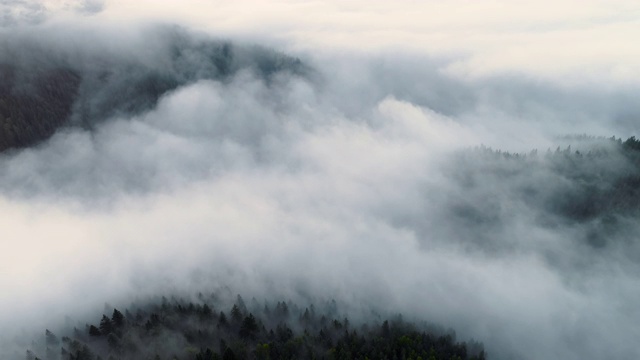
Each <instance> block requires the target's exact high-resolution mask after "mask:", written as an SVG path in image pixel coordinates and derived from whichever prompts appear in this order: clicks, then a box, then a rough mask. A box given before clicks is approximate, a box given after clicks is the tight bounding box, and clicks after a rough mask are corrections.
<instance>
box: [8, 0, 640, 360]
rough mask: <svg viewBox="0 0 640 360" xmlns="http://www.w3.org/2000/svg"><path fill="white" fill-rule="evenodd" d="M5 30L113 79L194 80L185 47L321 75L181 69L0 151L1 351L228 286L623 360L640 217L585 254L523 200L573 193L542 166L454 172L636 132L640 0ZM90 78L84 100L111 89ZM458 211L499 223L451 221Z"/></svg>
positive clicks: (192, 57) (161, 8)
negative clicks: (110, 314) (460, 159)
mask: <svg viewBox="0 0 640 360" xmlns="http://www.w3.org/2000/svg"><path fill="white" fill-rule="evenodd" d="M157 23H163V24H174V23H177V24H180V25H182V26H183V27H184V28H186V29H188V30H184V31H185V33H181V32H177V34H178V35H179V36H174V35H175V32H172V31H173V30H171V29H170V28H169V30H167V29H168V28H167V27H163V26H158V25H156V24H157ZM0 25H1V27H0V40H1V41H0V49H11V51H13V52H11V54H12V55H15V58H16V59H19V60H20V59H22V60H24V59H28V60H29V61H34V64H46V62H47V61H49V60H51V59H56V61H67V62H68V64H70V66H72V67H73V68H74V69H77V70H78V71H86V73H87V74H91V71H94V70H92V69H93V67H95V66H98V65H96V64H99V65H100V66H103V64H109V66H112V68H113V69H114V70H113V71H114V73H115V74H112V75H113V77H112V79H115V80H113V81H114V82H116V81H122V82H123V84H125V85H126V84H127V82H126V81H128V80H129V79H136V77H135V76H134V75H139V73H141V74H142V75H147V74H148V73H147V71H158V72H162V71H165V72H167V73H171V74H178V75H181V74H184V73H194V74H198V71H199V70H201V68H202V66H204V65H207V64H203V63H202V59H203V57H200V56H199V55H198V53H197V51H196V50H197V49H198V47H197V46H194V47H193V48H189V47H188V46H186V47H185V49H186V50H185V51H184V53H185V54H186V55H185V57H184V58H183V59H180V60H181V61H182V62H180V63H177V64H178V65H179V66H178V65H176V63H172V62H171V61H172V60H171V59H168V57H167V54H169V53H170V51H169V50H171V49H173V46H175V45H176V44H177V43H176V41H179V40H180V39H190V38H191V37H193V38H194V39H202V38H208V37H212V38H214V39H220V38H222V39H230V40H232V41H234V42H235V43H241V44H245V45H246V46H249V47H250V46H251V44H260V45H264V46H267V47H271V48H274V49H276V51H277V52H278V53H279V52H282V53H286V54H292V55H294V56H297V57H299V58H300V59H302V61H303V62H304V63H305V64H308V66H309V67H310V68H312V69H313V72H312V75H309V76H306V77H305V76H298V75H293V74H290V73H286V72H285V73H282V74H277V76H275V78H273V79H270V80H269V81H267V80H265V79H264V78H263V77H261V76H259V74H255V73H252V72H251V71H239V72H238V73H237V74H235V75H234V76H233V77H232V78H231V79H229V80H227V81H218V80H216V79H211V78H198V77H197V76H196V77H195V78H193V79H192V80H191V81H188V82H186V83H185V84H183V85H181V86H179V87H178V88H176V89H174V90H172V91H170V92H168V93H167V94H165V95H164V96H162V97H161V98H160V99H159V101H158V103H157V104H154V106H153V107H152V108H151V109H149V110H148V111H143V112H142V113H137V114H127V113H123V114H117V115H114V116H113V117H112V118H109V119H106V120H104V119H103V120H104V121H102V122H96V124H97V125H96V126H95V127H94V128H92V129H91V130H86V129H81V128H74V127H71V128H66V129H63V130H62V131H60V132H58V133H57V134H56V135H54V136H53V137H52V138H51V139H49V140H48V141H45V142H43V143H41V144H39V145H38V146H34V147H32V148H28V149H23V150H15V151H11V152H8V153H5V154H2V155H0V229H2V239H1V240H0V335H2V336H0V339H2V338H4V339H10V340H9V342H8V343H11V339H13V337H15V336H16V334H15V333H12V332H11V331H13V330H15V329H14V328H11V327H10V326H9V329H7V326H6V325H5V324H25V325H24V326H25V329H26V330H27V331H31V330H33V328H36V329H38V330H40V329H44V327H49V328H55V327H56V326H57V325H56V324H59V323H61V322H63V319H64V316H65V315H67V314H69V313H73V314H78V313H80V312H81V311H84V310H96V309H98V310H97V311H101V309H102V307H103V304H104V303H105V302H111V303H113V304H124V305H126V304H127V303H128V301H129V300H130V299H131V298H134V297H136V296H139V295H141V294H142V295H144V294H149V293H157V292H170V291H172V290H177V291H200V290H201V288H202V287H206V286H216V285H220V284H226V283H232V284H233V285H234V286H236V287H237V288H238V291H241V292H244V294H246V293H248V294H255V295H256V296H260V295H261V294H278V296H280V297H282V296H292V297H294V296H296V293H307V294H312V295H314V296H315V295H317V294H319V295H317V296H330V297H335V298H337V299H340V300H343V301H345V302H348V303H350V304H352V306H354V307H358V306H360V305H362V306H368V305H370V304H371V302H372V299H374V301H373V302H374V303H375V304H371V305H375V306H381V307H387V306H388V307H389V308H390V309H392V311H400V312H403V313H405V314H409V315H416V316H418V317H420V318H424V319H427V320H431V321H434V322H439V323H442V324H443V325H445V326H451V327H453V328H455V330H456V331H457V332H458V334H460V335H461V336H463V337H474V338H476V339H478V340H480V341H482V342H484V343H485V345H486V346H487V349H488V350H489V354H490V355H495V356H496V358H503V359H508V358H523V354H528V355H530V358H531V359H553V358H558V359H559V358H564V359H585V358H586V359H589V358H591V359H602V358H616V359H634V358H637V357H638V355H639V353H638V350H637V346H636V345H635V342H636V341H637V339H638V338H639V337H640V330H639V328H638V326H637V324H638V323H639V322H640V312H639V311H638V307H637V299H638V298H639V296H640V293H639V292H640V286H639V284H638V280H637V279H638V278H639V277H638V275H639V274H640V268H639V266H638V265H637V262H634V256H636V255H638V256H640V250H638V246H636V245H634V244H635V242H633V241H632V240H633V239H634V238H633V236H632V235H629V234H633V233H634V232H635V233H637V230H638V229H637V225H635V222H634V221H632V220H633V219H631V220H629V219H627V220H628V223H624V224H626V225H625V227H624V229H625V230H628V232H625V233H624V234H621V235H619V236H620V237H621V238H623V239H624V240H625V241H626V240H628V241H627V242H624V241H623V242H622V243H623V244H625V245H624V246H623V245H621V246H620V247H613V248H612V249H607V251H604V252H603V253H595V255H594V253H593V252H591V250H590V249H585V248H584V247H583V246H581V245H580V242H579V239H581V238H582V237H583V236H584V234H585V233H588V232H589V230H591V229H592V227H596V226H598V224H595V223H589V224H578V225H571V226H570V225H566V226H564V225H562V226H558V227H556V228H547V227H545V226H544V225H543V224H541V222H540V221H538V220H539V218H540V216H541V215H540V212H541V211H543V210H544V208H540V207H539V203H537V202H527V201H523V200H522V198H523V197H522V196H521V195H522V189H527V188H531V187H533V188H536V189H538V190H540V191H541V192H542V193H545V192H546V191H549V193H551V192H552V190H553V189H556V188H561V187H562V186H564V185H566V184H567V179H565V178H562V177H561V176H557V174H554V173H553V172H552V171H551V170H549V169H550V167H549V166H547V165H546V164H545V163H544V162H542V163H536V164H535V165H536V166H532V169H534V170H532V171H531V172H530V173H525V174H526V176H520V177H518V176H514V177H507V178H503V177H500V176H497V175H495V176H494V174H493V173H492V172H491V171H488V170H487V169H489V168H490V166H494V165H493V164H489V165H490V166H487V167H484V166H485V164H484V163H483V162H481V161H480V162H478V163H473V162H471V163H470V165H469V164H466V167H461V168H458V167H456V164H457V163H455V162H453V161H452V158H451V154H452V152H455V151H457V150H460V149H467V148H470V147H474V146H478V145H480V144H486V145H489V146H493V147H500V148H503V149H507V150H510V151H523V152H524V151H529V150H531V149H532V148H538V149H540V150H541V152H542V151H544V150H546V148H547V147H552V148H553V149H555V146H557V136H561V135H566V134H575V133H588V134H591V135H603V136H611V135H617V136H623V137H628V136H631V135H638V123H637V119H639V118H640V117H639V116H640V105H639V104H638V102H637V94H638V92H637V91H638V89H639V88H640V48H639V47H638V46H637V45H636V43H637V39H639V38H640V4H638V2H637V1H611V0H609V1H550V0H539V1H517V0H510V1H506V0H505V1H471V0H467V1H463V0H452V1H360V0H355V1H325V2H321V1H270V2H267V1H196V0H187V1H178V0H175V1H173V0H168V1H150V0H140V1H124V0H122V1H119V0H113V1H109V0H106V1H80V0H78V1H28V0H25V1H18V0H0ZM203 33H204V34H203ZM181 36H182V37H181ZM176 39H178V40H176ZM198 41H200V40H197V41H194V43H195V44H196V45H197V44H199V43H198ZM178 45H180V44H178ZM34 49H36V50H37V51H36V50H34ZM167 49H169V50H167ZM194 49H196V50H194ZM190 51H192V52H190ZM7 53H8V52H7ZM239 53H240V54H242V52H239ZM34 54H36V55H37V56H36V55H34ZM42 54H48V55H46V56H41V55H42ZM5 55H6V54H0V59H3V60H5V59H11V56H9V55H7V56H6V57H4V56H5ZM243 56H244V58H242V59H241V60H242V61H245V62H247V63H251V62H258V61H260V60H261V59H262V58H261V57H260V56H261V55H260V53H252V52H250V51H246V52H245V53H244V55H243ZM33 57H35V58H36V59H35V60H34V59H32V58H33ZM205 58H206V57H205ZM60 59H63V60H60ZM96 59H100V61H97V60H96ZM7 61H8V60H7ZM122 64H124V65H122ZM209 65H210V64H209ZM128 69H133V70H128ZM119 71H122V73H118V72H119ZM127 71H131V73H128V72H127ZM118 75H120V76H118ZM132 81H133V80H132ZM89 85H91V84H89ZM89 85H87V87H85V88H82V89H84V90H83V91H85V92H86V91H88V90H86V89H89V90H95V92H91V91H89V92H88V93H83V96H87V97H88V98H89V99H90V100H92V101H90V102H88V104H89V105H88V106H91V105H92V104H96V103H97V104H99V103H100V102H101V101H107V100H108V99H107V100H105V97H108V92H107V91H106V90H105V91H103V90H104V89H101V88H92V87H91V86H89ZM116 85H117V84H116ZM116 88H117V87H116ZM107 90H108V89H107ZM105 94H106V95H105ZM91 96H94V97H91ZM107 103H108V101H107ZM467 167H468V169H467ZM466 170H469V171H471V172H473V171H476V172H477V174H479V175H477V178H476V180H477V181H476V182H475V183H473V182H469V183H465V182H464V181H463V180H464V179H462V180H461V177H458V176H459V174H461V173H464V171H466ZM503 170H504V169H503ZM506 170H512V169H509V168H508V167H507V169H506ZM507 172H508V171H507ZM470 184H471V185H470ZM567 186H568V185H567ZM549 189H551V190H549ZM469 203H470V204H471V205H469ZM467 205H469V206H467ZM465 206H466V207H465ZM469 207H470V208H471V209H469ZM460 208H464V209H463V210H465V211H467V212H472V213H473V214H475V213H478V214H480V215H486V214H489V215H492V216H495V219H497V220H495V219H494V220H495V221H494V222H491V221H490V220H491V219H489V220H488V225H487V223H482V224H480V225H478V224H474V223H464V221H463V220H464V219H463V220H460V219H455V216H453V215H452V213H451V212H447V211H449V210H451V209H460ZM447 209H449V210H447ZM474 211H475V212H474ZM480 217H481V216H480ZM489 217H490V216H489ZM625 234H626V235H625ZM625 236H626V237H625ZM629 244H630V245H629ZM492 246H495V249H494V248H492ZM487 249H489V250H487ZM491 249H493V250H495V252H492V251H490V250H491ZM549 259H554V261H550V260H549ZM558 259H559V260H558ZM585 264H586V265H585ZM77 321H87V320H84V319H79V320H77ZM31 326H32V327H31ZM4 343H5V344H7V342H6V340H5V342H4ZM20 354H21V355H22V354H23V352H20ZM0 355H1V353H0Z"/></svg>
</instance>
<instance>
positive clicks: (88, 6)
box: [0, 0, 105, 27]
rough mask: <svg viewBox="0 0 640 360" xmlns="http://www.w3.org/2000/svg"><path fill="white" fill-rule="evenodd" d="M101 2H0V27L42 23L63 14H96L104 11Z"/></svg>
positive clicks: (8, 0) (75, 0)
mask: <svg viewBox="0 0 640 360" xmlns="http://www.w3.org/2000/svg"><path fill="white" fill-rule="evenodd" d="M104 6H105V4H104V1H103V0H63V1H59V0H46V1H40V0H2V1H0V27H15V26H24V25H33V24H39V23H42V22H44V21H46V20H48V19H50V18H51V17H56V16H61V15H63V14H65V13H69V12H71V13H76V14H85V15H88V14H96V13H99V12H101V11H102V10H104Z"/></svg>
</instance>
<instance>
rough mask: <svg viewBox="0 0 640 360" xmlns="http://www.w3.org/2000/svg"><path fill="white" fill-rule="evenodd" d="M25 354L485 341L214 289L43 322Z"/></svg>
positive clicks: (472, 348) (375, 349)
mask: <svg viewBox="0 0 640 360" xmlns="http://www.w3.org/2000/svg"><path fill="white" fill-rule="evenodd" d="M26 359H28V360H34V359H47V360H57V359H60V360H92V359H95V360H97V359H123V360H124V359H185V360H187V359H194V360H213V359H225V360H227V359H345V360H347V359H414V360H417V359H424V360H435V359H444V360H460V359H476V360H481V359H485V352H484V350H483V347H482V344H480V343H476V342H474V341H471V342H469V343H465V342H458V341H457V340H456V337H455V333H454V332H452V331H449V332H447V333H445V332H444V331H443V330H441V329H439V328H437V327H434V326H430V325H428V324H422V325H420V324H415V323H412V322H407V321H403V319H402V316H401V315H397V316H394V317H392V318H390V319H383V318H381V317H380V316H379V315H374V314H372V315H371V320H368V321H364V322H363V321H357V320H355V319H349V318H348V317H347V316H346V315H345V314H343V313H342V312H340V311H339V310H338V305H337V304H336V302H335V301H330V302H327V303H324V304H322V305H321V306H318V307H316V306H314V305H312V304H311V305H308V306H304V307H303V306H299V305H297V304H294V303H292V302H291V301H286V302H285V301H277V302H275V303H268V302H263V303H259V302H258V301H257V300H256V299H252V300H251V302H250V303H249V304H245V302H244V300H243V299H242V298H241V297H240V296H239V295H238V297H237V300H236V301H235V303H234V304H233V305H232V306H231V307H219V306H218V305H217V303H216V301H215V296H211V297H205V296H203V295H200V296H199V300H198V301H197V302H195V303H194V302H186V301H184V300H180V299H171V300H169V299H166V298H162V300H161V301H160V302H159V303H156V304H153V305H147V306H143V307H135V308H132V309H127V310H124V311H120V310H118V309H113V311H112V312H111V313H110V314H108V315H106V314H105V315H102V317H101V318H100V319H99V321H98V318H96V322H95V323H93V324H87V325H86V326H85V327H84V328H75V329H74V330H73V331H71V332H70V333H69V334H56V333H54V332H51V331H49V330H46V332H45V334H44V338H43V339H41V340H40V341H36V342H34V343H33V347H32V348H31V349H30V350H28V351H27V352H26Z"/></svg>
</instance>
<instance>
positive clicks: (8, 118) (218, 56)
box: [0, 26, 309, 151]
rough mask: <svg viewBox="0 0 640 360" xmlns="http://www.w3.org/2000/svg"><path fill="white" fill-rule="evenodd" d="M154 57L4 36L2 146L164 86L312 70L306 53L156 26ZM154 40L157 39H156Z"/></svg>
mask: <svg viewBox="0 0 640 360" xmlns="http://www.w3.org/2000/svg"><path fill="white" fill-rule="evenodd" d="M147 31H149V32H152V33H150V34H148V35H147V37H148V38H147V40H148V41H147V42H145V47H149V49H148V50H147V51H149V55H148V56H151V57H153V63H154V65H150V63H149V62H148V59H145V58H140V57H137V56H127V55H124V56H123V54H122V53H119V52H117V51H113V50H111V51H110V50H109V49H107V48H104V47H97V48H93V49H88V48H85V47H80V48H78V47H76V48H74V47H72V46H69V45H66V44H61V48H57V49H55V48H53V46H54V45H49V44H43V43H39V42H37V41H35V40H34V39H31V38H18V39H2V41H0V49H1V50H0V84H1V86H0V127H1V128H2V132H1V133H0V151H2V150H6V149H8V148H19V147H25V146H29V145H34V144H36V143H38V142H40V141H43V140H46V139H47V138H49V137H50V136H51V135H52V134H53V133H54V132H55V130H57V129H58V128H60V127H61V126H63V125H75V126H81V127H84V128H92V127H93V126H95V124H96V123H98V122H101V121H104V120H105V119H108V118H111V117H118V116H135V115H137V114H140V113H142V112H145V111H148V110H150V109H152V108H154V107H155V106H156V105H157V102H158V100H159V99H160V97H162V96H163V95H164V94H167V93H168V92H170V91H172V90H175V89H177V88H178V87H181V86H185V85H188V84H191V83H194V82H196V81H200V80H216V81H221V82H225V81H228V80H229V79H231V78H232V77H233V76H234V75H235V74H237V73H238V72H240V71H248V72H251V73H252V74H254V75H255V76H257V77H259V78H262V79H264V80H265V81H267V82H268V81H270V79H271V78H273V77H274V76H275V75H276V74H277V73H283V72H286V73H289V74H293V75H298V76H302V75H304V74H305V73H308V71H309V69H308V67H305V66H304V65H303V64H302V63H301V62H300V60H299V59H296V58H293V57H289V56H286V55H284V54H281V53H278V52H275V51H273V50H270V49H266V48H261V47H259V46H238V45H234V44H232V43H231V42H228V41H216V40H211V39H208V38H204V37H202V36H198V35H195V34H191V33H189V32H188V31H186V30H185V29H182V28H179V27H160V26H158V27H154V29H153V30H151V29H149V30H147ZM150 42H153V43H150Z"/></svg>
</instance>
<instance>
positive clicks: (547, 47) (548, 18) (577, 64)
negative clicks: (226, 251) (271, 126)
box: [104, 0, 640, 85]
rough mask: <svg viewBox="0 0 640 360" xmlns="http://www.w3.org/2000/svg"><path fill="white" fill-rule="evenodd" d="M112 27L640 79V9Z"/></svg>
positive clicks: (229, 17)
mask: <svg viewBox="0 0 640 360" xmlns="http://www.w3.org/2000/svg"><path fill="white" fill-rule="evenodd" d="M109 5H110V6H108V7H107V10H106V12H105V14H104V15H105V16H106V17H108V18H110V19H138V18H157V19H158V18H159V19H163V20H168V21H174V20H179V21H183V22H186V23H188V24H191V25H193V26H196V27H198V28H201V29H206V30H210V31H212V32H213V33H218V34H219V33H222V34H224V33H228V34H234V35H236V34H241V35H246V36H249V37H255V36H259V37H265V38H269V39H277V40H282V41H284V42H285V43H286V44H288V45H291V46H292V47H294V48H298V49H305V50H310V51H313V50H315V49H317V48H318V47H320V48H323V49H324V48H329V49H336V48H337V49H344V50H350V51H362V50H371V51H378V50H381V49H391V50H395V51H416V52H427V53H429V54H431V55H438V56H445V57H450V56H452V57H456V58H457V60H456V61H455V62H453V63H452V64H449V65H448V66H447V67H446V68H444V69H443V71H447V72H451V73H452V74H455V75H458V76H462V77H478V76H487V75H490V74H493V73H502V72H511V71H517V72H520V71H522V72H525V73H527V74H531V75H533V76H542V77H544V78H546V79H550V78H554V77H556V76H561V77H562V80H561V81H562V82H563V83H569V84H570V83H573V82H583V81H593V82H598V83H600V84H601V85H602V82H604V83H605V84H606V83H608V82H610V81H613V82H616V83H628V82H632V83H635V82H637V81H638V80H640V65H639V64H640V49H638V47H637V46H635V39H637V38H638V37H639V36H640V5H639V4H638V2H637V1H633V0H607V1H604V0H602V1H598V0H586V1H582V0H560V1H554V0H540V1H521V0H515V1H514V0H491V1H489V0H481V1H472V0H446V1H405V0H402V1H360V0H353V1H242V0H241V1H232V2H229V1H204V0H203V1H196V0H188V1H177V0H176V1H172V0H168V1H148V0H142V1H135V2H133V1H119V0H114V1H113V3H109Z"/></svg>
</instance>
